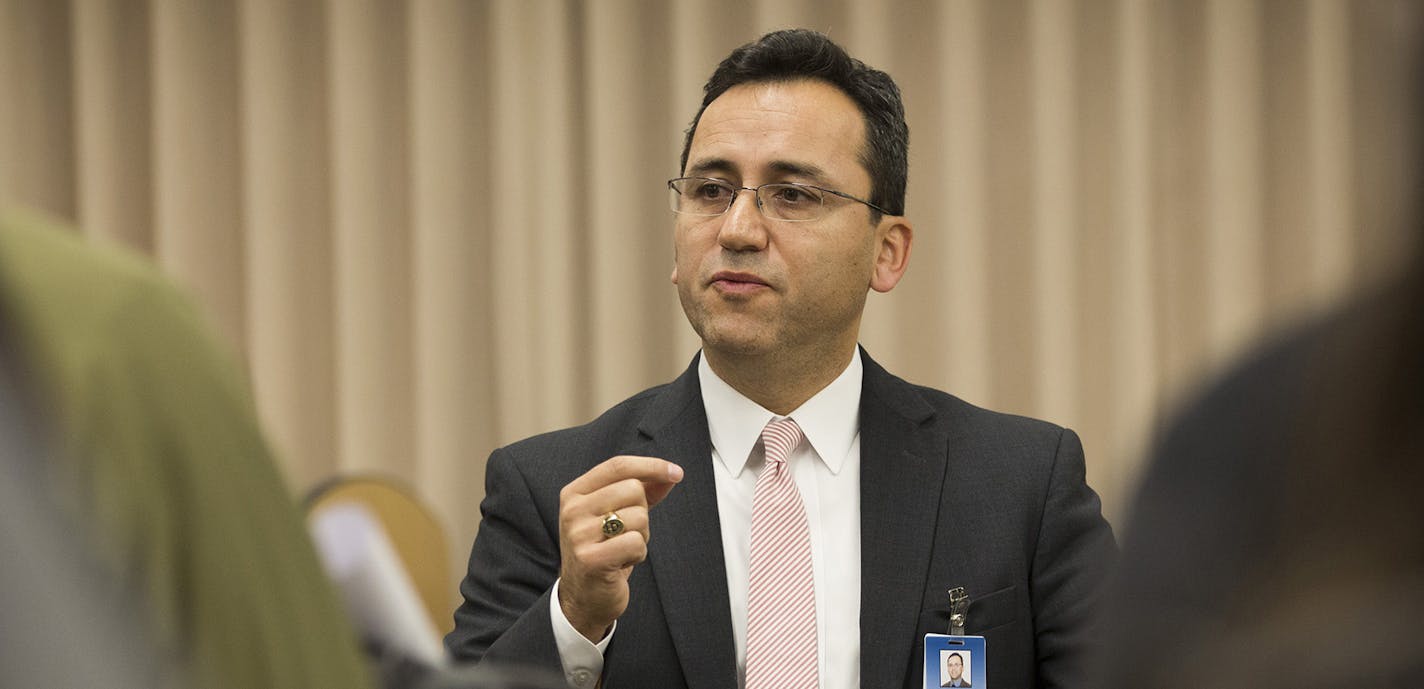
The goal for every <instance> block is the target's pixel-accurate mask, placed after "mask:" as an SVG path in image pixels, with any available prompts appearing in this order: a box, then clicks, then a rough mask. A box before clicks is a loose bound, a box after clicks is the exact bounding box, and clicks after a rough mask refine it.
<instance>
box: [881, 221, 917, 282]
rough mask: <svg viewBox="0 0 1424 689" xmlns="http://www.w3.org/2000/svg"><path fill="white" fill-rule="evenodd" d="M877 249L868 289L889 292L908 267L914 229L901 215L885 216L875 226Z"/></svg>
mask: <svg viewBox="0 0 1424 689" xmlns="http://www.w3.org/2000/svg"><path fill="white" fill-rule="evenodd" d="M876 234H877V235H878V236H879V239H878V240H877V246H876V248H877V251H876V254H875V270H874V272H872V273H871V274H870V289H873V290H875V291H876V292H889V291H890V290H892V289H894V288H895V285H897V284H899V282H900V278H902V277H904V276H905V270H906V269H907V268H909V267H910V244H911V243H913V242H914V239H915V230H914V228H912V227H910V221H908V220H906V219H905V218H904V217H901V216H886V217H885V218H883V219H882V220H881V227H880V228H877V232H876Z"/></svg>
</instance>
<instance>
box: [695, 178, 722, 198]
mask: <svg viewBox="0 0 1424 689" xmlns="http://www.w3.org/2000/svg"><path fill="white" fill-rule="evenodd" d="M693 193H694V194H696V196H697V197H698V198H700V199H705V200H708V201H717V200H720V199H725V198H727V187H726V186H725V185H722V184H714V183H712V182H703V183H702V184H699V185H697V189H696V190H694V192H693Z"/></svg>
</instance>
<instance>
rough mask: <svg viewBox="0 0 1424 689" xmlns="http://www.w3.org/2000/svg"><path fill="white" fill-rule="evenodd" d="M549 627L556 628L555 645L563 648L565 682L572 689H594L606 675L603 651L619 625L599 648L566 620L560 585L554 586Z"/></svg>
mask: <svg viewBox="0 0 1424 689" xmlns="http://www.w3.org/2000/svg"><path fill="white" fill-rule="evenodd" d="M549 623H550V624H552V625H553V626H554V642H555V643H556V644H558V646H559V661H560V662H561V663H563V665H564V679H566V680H568V682H569V686H571V687H576V688H577V689H594V687H595V686H597V684H598V678H599V677H601V676H602V675H603V651H604V650H606V649H607V648H608V642H609V641H611V640H612V639H613V632H614V631H616V630H617V629H618V622H616V621H615V622H614V623H613V627H612V628H611V629H609V630H608V633H607V634H605V635H604V636H603V639H602V640H601V641H599V642H598V643H597V644H595V643H593V642H592V641H589V640H588V639H587V638H585V637H584V635H583V634H580V633H579V632H578V630H577V629H574V626H573V624H571V623H570V622H569V618H567V617H564V609H563V606H561V605H559V582H558V581H555V582H554V590H553V591H551V592H550V593H549Z"/></svg>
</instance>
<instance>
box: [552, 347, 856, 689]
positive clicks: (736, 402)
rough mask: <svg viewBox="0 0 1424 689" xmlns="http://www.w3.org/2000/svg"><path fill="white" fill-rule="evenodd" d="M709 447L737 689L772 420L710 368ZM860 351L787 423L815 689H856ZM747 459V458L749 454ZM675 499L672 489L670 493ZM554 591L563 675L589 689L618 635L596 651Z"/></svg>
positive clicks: (705, 395)
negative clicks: (794, 430)
mask: <svg viewBox="0 0 1424 689" xmlns="http://www.w3.org/2000/svg"><path fill="white" fill-rule="evenodd" d="M697 374H698V379H699V382H700V383H701V386H702V403H703V405H704V407H705V409H706V412H707V426H708V432H709V434H710V436H711V439H712V463H713V467H714V468H715V476H716V487H717V512H718V516H719V517H720V518H721V524H722V555H723V560H724V561H725V562H726V566H727V572H726V574H727V593H728V596H729V597H730V599H731V606H732V609H731V613H732V637H733V643H734V645H735V648H736V653H737V686H738V687H743V686H745V685H746V658H747V575H748V562H749V560H750V557H751V524H752V493H753V491H754V490H755V488H756V478H757V474H758V472H760V470H761V468H762V464H763V463H764V458H763V456H762V452H761V450H760V448H758V447H757V442H758V441H759V440H760V438H761V431H762V429H763V428H764V427H766V424H767V423H768V422H770V421H771V420H772V419H775V418H780V417H777V415H776V414H773V413H772V412H770V411H768V410H766V409H764V408H762V407H761V405H759V404H757V403H756V402H753V401H751V400H750V399H747V398H746V397H745V396H744V395H742V394H741V393H739V392H737V391H736V390H735V389H733V388H732V386H730V385H728V384H727V383H726V382H725V381H723V380H722V379H721V378H718V377H717V374H715V373H713V372H712V368H711V367H710V366H708V364H707V359H706V357H703V358H702V359H701V360H700V362H699V364H698V369H697ZM863 377H864V376H863V368H862V364H861V361H860V350H859V348H857V349H856V351H855V354H854V356H853V357H852V358H851V362H850V365H848V366H847V367H846V369H845V371H843V372H841V375H840V376H839V377H837V378H836V379H835V380H834V381H832V382H831V384H830V385H827V386H826V387H825V388H824V389H822V390H821V391H820V392H818V393H816V395H815V396H813V397H812V398H811V399H809V400H806V402H805V403H804V404H802V405H801V406H800V407H799V408H797V409H796V410H795V411H793V412H791V413H790V414H788V415H787V416H789V417H790V418H792V419H794V420H795V421H796V424H797V425H799V426H800V427H801V431H802V432H803V433H804V434H805V435H806V442H803V443H801V445H800V447H798V448H796V451H795V452H793V453H792V455H791V459H790V463H791V469H792V472H793V475H794V477H795V479H796V486H797V488H798V489H799V490H800V491H801V499H802V501H803V502H804V503H805V505H806V522H807V525H808V526H809V527H810V531H811V557H812V567H813V570H814V577H815V581H816V627H817V630H816V646H817V657H818V658H819V659H820V675H821V689H854V688H856V687H859V686H860V388H861V382H862V379H863ZM754 451H755V452H754ZM673 490H674V491H676V490H677V489H676V488H674V489H673ZM558 593H559V592H558V583H557V582H556V583H555V584H554V592H553V597H552V598H551V601H550V602H551V604H550V606H549V608H550V611H549V616H550V618H551V622H552V623H553V626H554V638H555V639H556V641H557V642H558V645H559V654H560V658H561V660H562V661H563V666H564V675H565V677H566V678H567V679H568V681H569V683H570V684H572V685H573V686H575V687H578V688H579V689H592V687H593V686H594V685H595V684H596V683H597V680H598V677H599V675H601V674H602V671H603V650H604V649H606V648H607V647H608V643H609V641H610V640H611V639H612V637H613V634H614V633H616V631H617V624H616V623H615V625H614V628H613V630H612V631H610V632H609V633H608V636H606V637H604V638H603V639H602V640H601V641H600V642H599V643H598V644H593V643H591V642H589V640H588V639H585V638H584V637H583V635H581V634H579V633H578V631H577V630H575V629H574V628H573V625H571V624H570V623H569V621H568V619H567V618H565V617H564V614H563V611H562V610H561V609H560V607H559V604H558V600H559V599H558Z"/></svg>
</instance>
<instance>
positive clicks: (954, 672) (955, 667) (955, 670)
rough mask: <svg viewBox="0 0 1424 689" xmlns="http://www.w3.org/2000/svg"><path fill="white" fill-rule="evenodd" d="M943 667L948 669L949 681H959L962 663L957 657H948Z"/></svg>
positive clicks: (962, 668)
mask: <svg viewBox="0 0 1424 689" xmlns="http://www.w3.org/2000/svg"><path fill="white" fill-rule="evenodd" d="M945 666H946V667H947V668H948V669H949V678H950V679H959V676H960V675H962V674H964V661H962V660H960V659H959V656H950V657H949V660H948V661H946V662H945Z"/></svg>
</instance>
